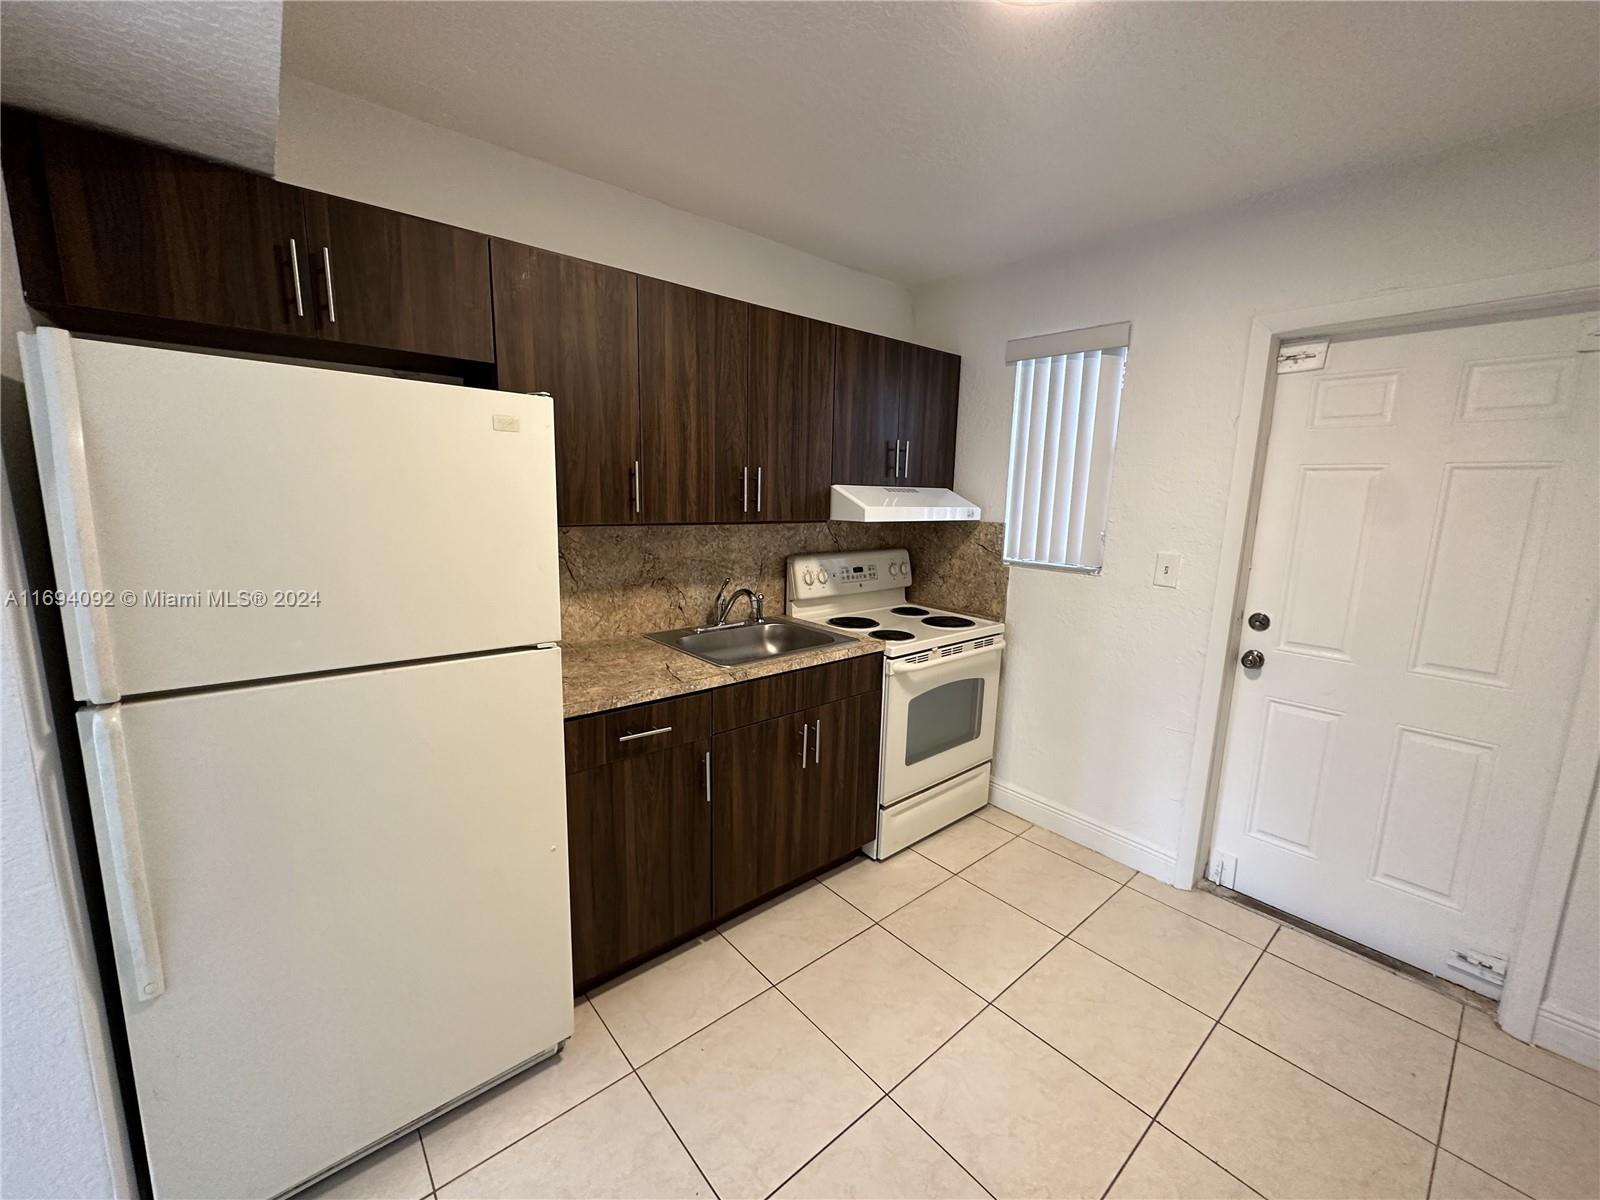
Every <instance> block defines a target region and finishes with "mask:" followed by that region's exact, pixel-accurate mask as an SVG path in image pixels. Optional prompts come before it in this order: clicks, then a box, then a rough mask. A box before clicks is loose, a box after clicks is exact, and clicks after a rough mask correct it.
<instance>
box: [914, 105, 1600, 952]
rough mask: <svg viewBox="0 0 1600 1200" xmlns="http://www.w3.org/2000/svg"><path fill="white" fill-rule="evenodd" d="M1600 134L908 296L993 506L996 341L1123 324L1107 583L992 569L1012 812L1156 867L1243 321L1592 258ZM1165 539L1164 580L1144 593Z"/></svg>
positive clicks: (1000, 450) (1192, 701) (1000, 407)
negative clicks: (1047, 818) (1123, 372)
mask: <svg viewBox="0 0 1600 1200" xmlns="http://www.w3.org/2000/svg"><path fill="white" fill-rule="evenodd" d="M1597 137H1600V124H1597V120H1596V117H1595V114H1587V115H1584V116H1581V117H1577V118H1568V119H1564V120H1562V121H1560V122H1558V123H1556V124H1553V125H1549V126H1545V127H1543V128H1541V129H1539V130H1536V131H1533V132H1525V133H1522V134H1520V135H1518V136H1513V137H1506V138H1503V139H1499V140H1497V141H1494V142H1492V143H1485V144H1480V145H1477V146H1474V147H1469V148H1466V149H1463V150H1460V151H1457V152H1453V153H1450V154H1447V155H1443V156H1440V157H1437V158H1434V159H1430V160H1426V161H1422V162H1419V163H1416V164H1412V165H1410V166H1408V167H1406V168H1400V169H1390V170H1385V171H1382V172H1376V173H1371V174H1367V175H1363V176H1358V177H1354V178H1350V179H1347V180H1344V181H1341V182H1339V183H1337V184H1334V185H1327V186H1324V187H1321V188H1315V189H1303V190H1298V191H1295V192H1293V193H1288V194H1281V195H1279V196H1276V197H1272V198H1267V199H1263V200H1259V201H1256V202H1254V203H1252V204H1248V205H1244V206H1240V207H1236V208H1233V209H1231V210H1228V211H1226V212H1224V213H1219V214H1215V215H1212V216H1208V217H1203V218H1198V219H1192V220H1187V221H1182V222H1174V223H1170V224H1167V225H1164V226H1158V227H1155V228H1151V229H1147V230H1143V231H1137V232H1134V233H1130V234H1127V235H1125V236H1122V237H1120V238H1118V239H1117V240H1115V241H1113V242H1109V243H1106V244H1103V245H1099V246H1090V247H1083V248H1080V249H1077V250H1072V251H1069V252H1066V253H1062V254H1059V255H1056V256H1052V257H1048V258H1043V259H1039V260H1035V261H1028V262H1023V263H1018V264H1014V265H1012V266H1009V267H1005V268H1001V269H998V270H995V271H991V272H986V273H983V274H979V275H976V276H970V277H965V278H959V279H954V280H947V281H944V282H942V283H938V284H934V285H930V286H928V287H926V288H922V289H919V290H918V291H917V292H916V293H915V295H914V299H915V305H916V329H917V336H918V340H921V341H926V342H931V343H934V344H936V345H940V346H944V347H947V348H949V349H952V350H956V351H959V352H960V353H961V354H962V356H963V363H962V380H961V414H960V427H959V431H958V433H959V439H958V449H957V456H956V487H957V490H958V491H960V492H962V493H963V494H964V495H968V496H970V497H972V498H973V499H974V500H976V501H977V502H979V503H980V504H982V505H983V506H984V508H985V509H986V511H987V512H988V513H989V514H992V515H994V516H996V517H998V516H999V515H1000V514H1001V513H1003V511H1004V487H1005V479H1006V457H1007V449H1008V439H1009V436H1010V418H1011V390H1010V375H1009V372H1008V371H1007V369H1006V367H1005V363H1004V354H1003V350H1004V345H1005V342H1006V340H1007V339H1009V338H1015V337H1022V336H1026V335H1030V334H1040V333H1050V332H1054V331H1057V330H1063V329H1073V328H1078V327H1082V326H1090V325H1100V324H1105V323H1107V322H1111V321H1132V322H1133V335H1132V345H1131V348H1130V351H1129V358H1128V374H1127V390H1126V394H1125V398H1124V401H1123V406H1122V417H1121V423H1120V428H1119V433H1118V440H1117V447H1116V463H1115V467H1114V476H1113V482H1112V495H1111V517H1110V533H1109V539H1108V543H1107V549H1106V564H1105V571H1104V574H1102V575H1100V576H1098V577H1090V576H1083V575H1071V574H1064V573H1061V572H1053V571H1041V570H1025V569H1014V570H1013V571H1012V573H1011V583H1010V592H1009V600H1008V604H1007V626H1008V629H1007V638H1008V640H1009V641H1010V650H1009V653H1008V655H1007V660H1006V669H1005V679H1004V683H1003V690H1002V705H1003V708H1002V716H1001V721H1000V744H999V747H998V751H997V755H996V762H995V774H996V777H997V778H998V779H999V780H1001V781H1002V782H1003V783H1006V784H1009V785H1013V786H1014V787H1015V788H1017V789H1020V790H1021V791H1020V793H1013V798H1014V799H1015V798H1017V797H1018V796H1019V795H1020V796H1021V798H1022V801H1023V803H1024V804H1025V803H1026V797H1027V795H1030V794H1031V795H1033V796H1037V797H1039V798H1041V799H1042V800H1043V801H1045V802H1047V803H1048V804H1049V805H1051V806H1053V807H1054V808H1055V809H1057V810H1059V811H1061V812H1062V813H1064V814H1065V817H1064V820H1065V821H1066V822H1067V827H1068V828H1070V829H1071V830H1073V831H1074V832H1075V834H1076V835H1078V836H1080V837H1081V838H1082V839H1083V840H1088V841H1091V842H1093V843H1094V844H1096V845H1097V846H1098V847H1099V848H1100V849H1102V850H1105V851H1106V852H1107V853H1112V854H1115V855H1117V856H1119V857H1121V858H1123V860H1124V861H1128V862H1131V863H1134V864H1136V865H1139V866H1141V867H1145V868H1146V869H1152V868H1154V869H1160V868H1161V867H1162V866H1163V865H1169V864H1170V860H1171V856H1172V854H1173V851H1174V850H1175V848H1176V844H1177V838H1178V831H1179V809H1180V800H1181V797H1182V794H1183V789H1184V786H1185V777H1186V772H1187V769H1188V765H1189V758H1190V752H1191V749H1192V747H1193V742H1194V735H1195V729H1196V723H1197V721H1198V720H1199V713H1198V693H1199V687H1200V677H1201V671H1202V667H1203V647H1204V645H1205V641H1206V635H1207V628H1208V624H1209V620H1210V609H1211V599H1212V595H1213V591H1214V588H1215V585H1216V578H1217V570H1218V559H1219V556H1220V542H1221V535H1222V522H1223V513H1224V507H1225V500H1226V490H1227V486H1228V481H1229V473H1230V468H1231V461H1232V457H1233V444H1234V434H1235V430H1234V424H1235V418H1236V413H1237V410H1238V407H1239V403H1240V395H1241V388H1242V384H1243V373H1244V364H1245V350H1246V340H1247V337H1248V333H1249V329H1250V321H1251V316H1252V314H1254V313H1256V312H1261V311H1272V310H1281V309H1290V308H1298V307H1302V306H1311V305H1319V304H1328V303H1333V302H1337V301H1341V300H1349V299H1354V298H1358V297H1363V296H1370V295H1374V294H1377V293H1381V292H1386V291H1393V290H1398V289H1410V288H1421V287H1427V286H1433V285H1442V284H1447V283H1452V282H1459V281H1464V280H1471V279H1478V278H1487V277H1491V276H1497V275H1508V274H1514V273H1517V272H1522V271H1530V270H1535V269H1539V268H1543V267H1552V266H1559V265H1564V264H1570V263H1575V262H1584V261H1588V260H1592V259H1594V258H1595V257H1596V255H1597V253H1600V245H1597V236H1600V235H1597V225H1596V221H1595V214H1596V212H1597V211H1600V178H1597V163H1596V153H1595V146H1596V142H1597ZM1163 550H1175V551H1177V552H1179V553H1181V554H1182V555H1183V567H1182V580H1181V585H1180V586H1179V588H1178V589H1177V590H1164V589H1157V588H1153V587H1151V585H1150V579H1151V574H1152V571H1153V568H1154V565H1155V556H1156V553H1157V551H1163ZM1001 798H1002V799H1004V798H1005V793H1003V792H1002V793H1001ZM1591 936H1592V935H1591Z"/></svg>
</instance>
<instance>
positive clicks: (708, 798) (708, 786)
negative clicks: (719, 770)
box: [706, 750, 711, 804]
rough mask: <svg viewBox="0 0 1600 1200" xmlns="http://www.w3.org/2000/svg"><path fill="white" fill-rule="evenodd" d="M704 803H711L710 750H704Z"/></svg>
mask: <svg viewBox="0 0 1600 1200" xmlns="http://www.w3.org/2000/svg"><path fill="white" fill-rule="evenodd" d="M706 803H707V804H710V803H711V751H709V750H707V751H706Z"/></svg>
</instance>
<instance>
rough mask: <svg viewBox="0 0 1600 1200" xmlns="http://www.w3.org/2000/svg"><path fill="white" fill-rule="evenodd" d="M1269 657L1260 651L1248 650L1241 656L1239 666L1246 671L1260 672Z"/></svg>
mask: <svg viewBox="0 0 1600 1200" xmlns="http://www.w3.org/2000/svg"><path fill="white" fill-rule="evenodd" d="M1266 661H1267V656H1266V655H1265V654H1263V653H1261V651H1259V650H1246V651H1245V652H1244V653H1243V654H1241V655H1240V656H1239V665H1240V666H1241V667H1243V668H1244V669H1245V670H1246V671H1259V670H1260V669H1261V664H1262V663H1264V662H1266Z"/></svg>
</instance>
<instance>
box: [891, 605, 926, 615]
mask: <svg viewBox="0 0 1600 1200" xmlns="http://www.w3.org/2000/svg"><path fill="white" fill-rule="evenodd" d="M889 611H890V612H892V613H893V614H894V615H895V616H897V617H925V616H927V615H928V610H927V609H925V608H918V607H917V606H916V605H915V604H902V605H901V606H900V607H899V608H891V609H890V610H889Z"/></svg>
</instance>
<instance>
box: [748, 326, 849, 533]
mask: <svg viewBox="0 0 1600 1200" xmlns="http://www.w3.org/2000/svg"><path fill="white" fill-rule="evenodd" d="M834 339H835V327H834V326H832V325H828V324H826V323H824V322H822V321H813V320H810V319H808V318H806V317H797V316H795V315H794V314H792V313H784V312H778V311H776V310H774V309H770V308H758V309H756V310H755V313H754V317H753V319H752V322H751V350H750V359H751V394H750V406H749V409H750V413H751V415H752V417H753V422H752V424H753V429H752V430H751V434H750V458H751V460H752V461H753V462H754V464H755V468H757V469H759V472H760V473H759V475H758V476H757V478H756V479H755V480H754V481H753V486H754V487H755V492H754V499H755V500H756V501H757V503H756V504H755V505H753V511H752V512H751V513H750V514H748V515H749V516H750V517H752V518H753V519H755V520H760V521H826V520H827V519H828V510H829V495H828V489H829V487H830V486H831V485H832V484H833V357H834Z"/></svg>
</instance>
